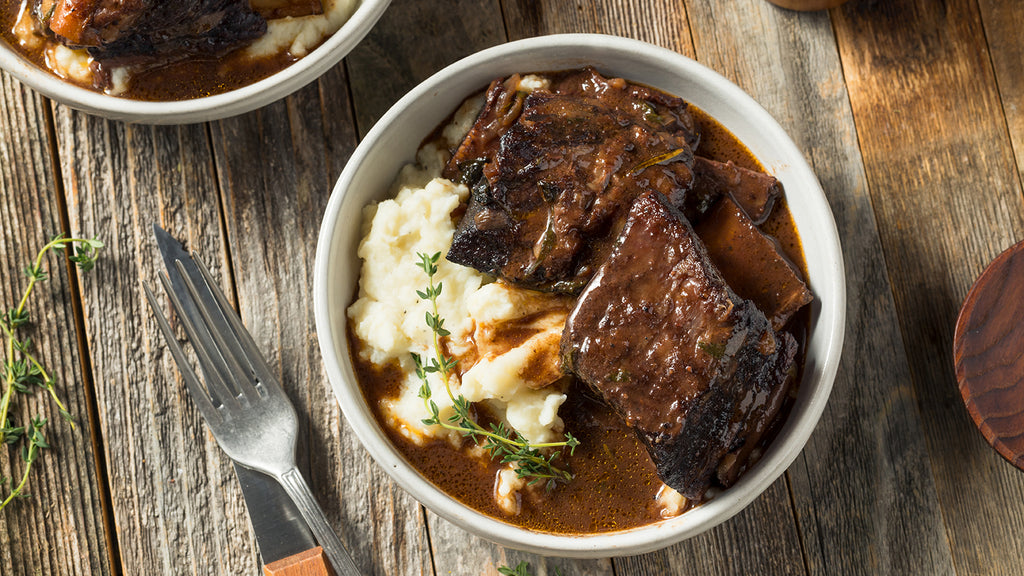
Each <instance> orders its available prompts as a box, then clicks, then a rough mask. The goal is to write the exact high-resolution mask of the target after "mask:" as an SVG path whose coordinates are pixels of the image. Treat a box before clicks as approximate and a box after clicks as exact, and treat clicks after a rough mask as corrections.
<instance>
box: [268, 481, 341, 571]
mask: <svg viewBox="0 0 1024 576" xmlns="http://www.w3.org/2000/svg"><path fill="white" fill-rule="evenodd" d="M278 481H279V482H280V483H281V486H283V487H284V490H285V492H287V493H288V496H290V497H291V499H292V501H293V502H295V506H296V507H298V509H299V512H301V513H302V517H303V518H304V519H305V520H306V524H309V529H310V530H312V532H313V536H315V537H316V541H317V543H318V544H320V546H321V547H322V548H323V549H324V552H325V553H326V554H327V559H328V560H329V561H330V563H331V566H332V567H334V573H335V574H337V576H360V573H359V569H358V568H356V564H355V562H353V561H352V557H351V556H349V554H348V551H347V550H345V546H344V545H343V544H342V543H341V540H339V539H338V535H337V534H335V533H334V530H333V529H331V525H330V524H328V523H327V518H326V517H325V516H324V512H323V510H321V509H320V505H319V504H317V501H316V498H314V497H313V491H312V490H310V489H309V484H306V479H305V478H303V477H302V473H301V472H299V470H298V468H295V467H292V468H290V469H288V470H286V471H285V472H284V473H283V474H281V476H280V477H279V478H278Z"/></svg>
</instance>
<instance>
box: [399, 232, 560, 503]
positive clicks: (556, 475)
mask: <svg viewBox="0 0 1024 576" xmlns="http://www.w3.org/2000/svg"><path fill="white" fill-rule="evenodd" d="M416 255H417V256H418V257H419V259H420V262H419V263H418V264H417V265H418V266H419V267H420V268H421V269H422V270H423V271H424V272H425V273H426V274H427V279H428V285H427V289H426V290H425V291H420V290H417V291H416V294H417V295H418V296H419V297H420V298H423V299H424V300H428V301H430V304H431V308H432V310H430V311H428V312H427V314H426V322H427V326H428V327H430V330H431V332H433V342H432V345H433V349H434V357H433V358H430V359H429V360H428V361H426V362H425V361H424V359H423V358H422V357H421V356H420V355H419V354H416V353H413V355H412V358H413V361H415V363H416V375H417V376H418V377H419V379H420V381H421V382H422V383H423V384H422V385H421V386H420V391H419V397H420V398H422V399H423V404H424V405H425V406H426V408H427V412H428V413H429V414H430V417H429V418H425V419H424V420H423V423H424V424H426V425H428V426H432V425H438V426H441V427H443V428H446V429H448V430H454V431H456V432H459V433H461V434H462V435H463V436H468V437H470V438H472V439H473V441H474V442H476V443H477V444H478V445H482V446H483V448H484V449H485V450H487V451H488V452H490V454H491V458H500V459H501V463H502V464H514V465H515V470H516V474H517V475H518V477H519V478H527V479H529V482H528V484H529V485H533V484H536V483H537V482H545V483H546V488H547V489H548V490H553V489H554V488H555V486H556V485H557V484H558V483H559V482H569V481H570V480H572V474H571V473H569V472H568V471H567V470H563V469H561V468H558V467H557V466H555V464H554V461H555V460H556V459H557V458H558V457H559V456H560V455H561V454H562V452H561V450H558V451H555V452H552V453H549V454H547V455H545V454H544V453H542V452H541V449H546V448H568V449H569V453H570V454H572V453H573V450H575V448H576V446H578V445H579V440H577V439H576V438H574V437H573V436H572V434H569V433H568V432H567V433H566V434H565V441H564V442H543V443H536V444H531V443H530V442H529V441H527V440H526V438H524V437H523V435H522V434H520V433H519V432H517V431H515V430H510V429H509V428H508V427H507V426H505V423H504V422H497V423H491V425H490V429H487V428H484V427H483V426H481V425H480V424H478V423H477V422H476V421H475V420H474V419H473V417H472V415H471V414H470V410H471V408H472V405H471V403H470V402H469V401H468V400H466V398H465V396H463V395H462V394H458V395H456V394H455V393H454V392H453V391H452V387H451V375H452V371H453V370H454V369H455V366H456V364H458V361H457V360H455V359H454V358H451V357H450V356H448V355H447V354H446V353H445V351H444V348H443V347H442V345H441V339H442V338H444V337H445V336H448V335H450V332H448V330H447V329H445V327H444V318H442V317H441V316H440V314H438V311H437V297H438V296H440V295H441V288H442V285H441V283H440V282H438V283H437V284H435V283H434V275H435V274H437V261H438V259H440V257H441V253H440V252H438V253H436V254H434V255H433V256H428V255H427V254H423V253H419V252H418V253H417V254H416ZM432 373H436V374H437V375H438V376H439V377H440V379H441V382H442V383H443V384H444V388H445V391H446V392H447V393H448V398H449V399H450V400H451V401H452V405H453V408H454V413H453V414H452V415H451V416H449V417H448V418H441V416H440V411H439V409H438V407H437V404H436V403H435V402H434V401H433V400H432V399H431V390H430V384H429V383H428V382H427V375H428V374H432Z"/></svg>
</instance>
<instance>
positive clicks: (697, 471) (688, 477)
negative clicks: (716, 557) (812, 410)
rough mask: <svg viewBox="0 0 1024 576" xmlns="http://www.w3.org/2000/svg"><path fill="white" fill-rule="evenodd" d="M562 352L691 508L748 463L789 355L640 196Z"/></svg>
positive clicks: (783, 341) (697, 247)
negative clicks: (754, 434)
mask: <svg viewBox="0 0 1024 576" xmlns="http://www.w3.org/2000/svg"><path fill="white" fill-rule="evenodd" d="M561 352H562V359H563V368H565V369H567V370H569V371H571V372H573V373H575V374H576V375H577V376H578V377H579V378H580V379H582V380H583V381H584V382H586V383H587V384H589V385H590V386H591V387H593V388H594V389H595V390H596V391H597V392H598V393H600V394H601V396H602V398H603V399H604V400H605V402H607V403H608V404H609V405H610V406H611V407H612V408H613V409H614V410H615V411H616V412H617V413H619V414H620V415H621V416H622V417H623V418H624V419H625V420H626V422H627V423H628V424H629V425H630V426H632V427H633V429H634V431H635V432H636V434H637V436H638V437H639V438H640V439H641V440H642V441H643V442H644V444H645V445H646V446H647V448H648V451H649V453H650V455H651V458H652V460H653V461H654V463H655V465H656V467H657V469H658V473H659V476H661V478H662V480H663V481H664V482H665V483H666V484H668V485H669V486H671V487H672V488H674V489H676V490H677V491H679V492H680V493H682V494H683V495H684V496H686V497H688V498H691V499H697V500H699V499H700V498H701V497H702V496H703V495H704V493H705V491H706V490H707V488H708V487H709V486H710V485H711V483H712V481H713V479H715V475H716V473H717V472H718V471H719V469H720V468H721V469H722V471H723V476H724V477H719V478H717V480H718V481H719V482H721V483H729V482H731V481H732V480H734V479H735V475H734V474H733V472H735V471H737V470H739V469H741V468H742V467H743V466H744V464H745V462H744V461H740V459H741V458H743V459H745V458H746V457H749V455H750V445H749V444H748V443H747V442H746V440H747V438H746V436H745V435H746V434H747V433H748V432H750V431H757V430H763V429H764V428H766V427H767V423H768V422H770V421H771V420H773V419H774V417H775V415H776V414H777V411H778V407H779V405H780V404H781V403H780V402H779V399H780V398H781V397H782V396H783V395H784V393H785V390H786V387H787V386H788V382H789V380H790V375H791V374H792V372H793V370H792V367H793V363H794V358H795V353H796V346H795V343H794V342H793V339H792V337H790V336H789V335H782V334H776V333H775V332H774V331H773V330H772V328H771V325H770V323H769V321H768V319H767V318H766V317H765V315H764V314H763V313H762V312H761V311H759V310H758V309H757V307H756V306H755V305H754V304H753V303H752V302H750V301H748V300H743V299H742V298H740V297H738V296H737V295H736V294H735V293H734V292H733V291H732V289H731V288H729V286H728V285H727V284H726V283H725V281H724V280H723V279H722V277H721V274H720V273H719V272H718V270H717V269H716V267H715V266H714V264H712V262H711V259H710V257H709V256H708V254H707V252H706V251H705V249H704V246H703V244H702V243H701V242H700V240H699V239H698V238H697V236H696V234H695V233H694V231H693V229H692V228H691V226H690V225H689V223H688V222H687V221H686V220H685V219H684V218H683V216H682V214H681V213H680V212H679V211H678V210H676V209H675V208H674V207H672V206H671V205H670V204H669V203H668V202H667V200H666V199H665V198H664V196H662V195H661V194H659V193H656V192H651V191H649V192H645V193H644V194H642V195H641V196H640V197H639V198H637V200H636V202H635V203H634V204H633V206H632V208H631V210H630V212H629V216H628V220H627V221H626V223H625V226H624V227H623V230H622V233H621V234H620V235H619V236H618V238H617V240H616V242H615V246H614V248H613V250H612V251H611V253H610V255H609V257H608V259H607V260H606V261H605V262H604V263H603V264H602V265H601V266H600V268H599V269H598V270H597V273H596V274H595V276H594V278H593V279H592V280H591V282H590V283H589V284H588V285H587V287H586V288H585V289H584V291H583V293H582V294H581V295H580V297H579V300H578V302H577V305H576V307H575V308H574V310H573V311H572V313H571V314H570V316H569V318H568V321H567V322H566V326H565V329H564V332H563V335H562V344H561ZM730 455H731V456H730Z"/></svg>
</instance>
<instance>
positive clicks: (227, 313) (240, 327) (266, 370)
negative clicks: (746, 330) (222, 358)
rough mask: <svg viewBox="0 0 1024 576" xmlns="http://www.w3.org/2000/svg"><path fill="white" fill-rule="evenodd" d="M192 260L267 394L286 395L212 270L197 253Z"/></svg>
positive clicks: (193, 254)
mask: <svg viewBox="0 0 1024 576" xmlns="http://www.w3.org/2000/svg"><path fill="white" fill-rule="evenodd" d="M192 260H193V261H195V264H196V268H198V269H199V273H200V274H201V275H202V276H203V280H205V281H206V284H207V286H209V287H210V292H211V293H212V294H213V297H214V299H215V300H216V301H217V304H218V305H220V309H221V311H222V312H224V319H225V320H227V322H228V324H229V325H230V326H231V329H232V332H234V334H235V336H236V337H237V338H238V343H239V345H240V346H241V347H242V349H243V351H244V352H245V358H246V359H247V360H248V361H249V364H250V365H251V366H252V370H253V373H254V374H256V378H257V379H258V380H259V381H260V383H262V384H263V386H264V387H265V389H266V390H267V392H268V393H269V392H273V393H280V394H284V390H283V389H282V388H281V385H280V384H279V383H278V381H277V378H276V377H275V376H274V374H273V372H271V371H270V367H269V366H267V361H266V359H265V358H264V357H263V354H262V353H261V352H260V349H259V348H258V347H257V346H256V342H254V341H253V339H252V335H251V334H249V331H248V330H246V329H245V325H244V324H242V319H241V318H239V317H238V313H237V312H235V309H234V308H233V307H232V306H231V304H229V303H228V300H227V298H226V297H225V296H224V293H223V292H221V290H220V288H218V287H217V281H216V280H215V279H214V278H213V274H212V273H211V272H210V269H209V268H207V267H206V263H205V262H203V260H202V258H200V257H199V255H198V254H196V253H195V252H193V253H192Z"/></svg>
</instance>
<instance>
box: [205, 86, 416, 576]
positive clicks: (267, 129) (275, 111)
mask: <svg viewBox="0 0 1024 576" xmlns="http://www.w3.org/2000/svg"><path fill="white" fill-rule="evenodd" d="M350 112H351V105H350V103H349V100H348V91H347V89H346V77H345V75H344V74H343V73H342V70H341V68H337V69H335V70H334V71H332V72H331V73H330V74H328V75H327V76H325V77H324V78H322V79H321V80H320V81H319V83H318V84H316V85H312V86H310V87H307V88H306V89H303V90H301V91H299V92H298V93H296V94H295V95H293V96H291V97H289V98H288V99H287V100H285V101H282V102H277V103H275V104H273V105H270V106H267V107H265V108H263V109H261V110H259V111H258V112H255V113H253V114H249V115H246V116H242V117H239V118H233V119H228V120H224V121H221V122H217V123H215V124H213V125H212V132H213V142H214V151H215V153H216V159H217V170H218V175H219V179H220V186H221V190H222V192H223V204H224V217H225V221H226V224H227V230H228V232H229V235H228V237H229V238H230V254H231V259H232V267H233V270H234V278H235V282H236V289H237V294H238V300H239V306H240V309H241V311H242V318H243V320H244V322H245V323H246V325H247V326H250V327H252V329H253V337H254V338H255V339H256V342H257V344H259V346H260V348H261V349H262V350H264V351H265V353H266V355H267V359H268V362H269V363H270V365H271V366H274V367H277V369H278V370H279V373H280V377H281V382H282V384H283V385H284V387H285V389H286V391H287V392H288V394H289V396H290V397H291V399H292V401H293V402H294V403H295V405H296V408H297V409H298V411H299V414H300V420H302V421H303V428H304V431H305V437H306V439H307V443H308V451H307V452H308V455H309V465H310V477H311V482H312V484H313V488H314V491H315V492H316V495H317V497H318V500H319V501H320V504H321V506H322V507H323V508H324V511H325V513H326V514H327V516H328V518H329V519H330V520H331V524H332V525H333V527H334V528H335V530H336V531H337V532H338V535H339V537H340V538H341V539H342V541H343V542H345V544H346V545H347V547H348V549H349V550H350V551H351V552H352V554H353V557H354V559H355V562H356V565H357V566H359V567H360V569H361V571H362V572H363V573H365V574H371V573H372V574H383V575H393V574H430V573H431V572H432V570H431V567H430V554H429V546H428V543H427V533H426V529H425V526H424V524H423V517H422V513H421V511H420V508H419V506H418V505H417V504H416V502H415V501H414V500H413V499H412V498H410V497H409V496H408V495H406V494H405V493H403V492H402V491H401V490H399V489H397V487H395V486H393V485H392V484H391V483H390V482H389V481H388V480H387V479H386V477H385V475H384V474H383V473H382V471H381V470H380V469H379V468H378V467H377V466H376V465H374V464H373V462H372V460H371V458H370V456H369V455H368V454H367V452H366V451H365V450H364V449H363V448H362V446H361V444H360V443H359V441H358V439H357V438H356V436H355V434H354V433H353V432H352V431H351V429H349V428H348V427H347V425H346V424H344V422H343V420H342V416H341V411H340V409H339V407H338V403H337V400H336V399H335V397H334V394H333V392H332V391H331V386H330V383H329V382H328V381H327V377H326V374H325V372H324V370H323V367H322V366H323V364H322V361H321V357H320V351H319V347H318V345H317V338H316V326H315V322H314V318H313V285H312V283H313V261H314V256H315V252H316V243H317V236H318V234H319V229H320V221H321V219H322V216H323V212H324V208H325V207H326V204H327V199H328V197H329V196H330V192H331V189H332V188H333V185H334V181H335V179H336V178H337V177H338V172H339V171H340V168H341V166H342V165H343V163H344V161H345V160H346V159H347V158H348V156H349V155H350V154H351V152H352V150H353V148H354V146H355V142H356V133H355V127H354V123H353V122H352V119H351V114H350Z"/></svg>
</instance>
